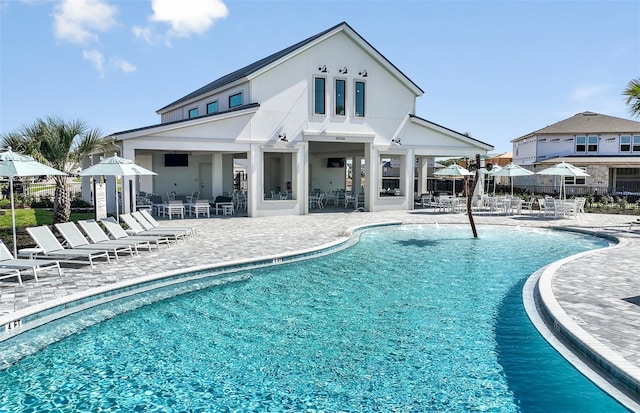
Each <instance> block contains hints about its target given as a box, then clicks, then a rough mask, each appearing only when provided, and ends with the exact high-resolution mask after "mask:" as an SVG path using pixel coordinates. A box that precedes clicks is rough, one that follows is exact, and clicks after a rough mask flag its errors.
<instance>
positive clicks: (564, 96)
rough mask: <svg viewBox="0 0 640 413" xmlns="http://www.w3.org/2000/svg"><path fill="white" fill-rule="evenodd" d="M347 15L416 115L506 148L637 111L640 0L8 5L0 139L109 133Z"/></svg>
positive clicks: (184, 0)
mask: <svg viewBox="0 0 640 413" xmlns="http://www.w3.org/2000/svg"><path fill="white" fill-rule="evenodd" d="M342 21H346V22H347V23H349V25H350V26H351V27H352V28H353V29H354V30H355V31H356V32H358V33H359V34H360V35H361V36H362V37H364V38H365V39H366V40H367V41H368V42H369V43H370V44H372V45H373V46H374V47H375V48H376V49H377V50H378V51H379V52H380V53H381V54H382V55H384V56H385V57H386V58H387V59H389V60H390V61H391V62H392V63H393V64H394V65H395V66H396V67H398V68H399V69H400V70H401V71H402V72H403V73H404V74H405V75H407V76H408V77H409V78H410V79H411V80H412V81H413V82H414V83H416V84H417V85H418V86H420V88H421V89H423V90H424V91H425V93H424V95H422V96H420V97H418V98H417V101H416V113H415V114H416V115H417V116H419V117H422V118H425V119H427V120H429V121H431V122H434V123H437V124H439V125H442V126H445V127H447V128H449V129H452V130H455V131H457V132H460V133H467V134H469V136H471V137H473V138H475V139H479V140H481V141H483V142H486V143H489V144H491V145H493V146H494V147H495V150H494V151H493V153H496V154H498V153H502V152H506V151H511V148H512V144H511V142H510V141H511V140H512V139H516V138H518V137H520V136H523V135H526V134H528V133H530V132H533V131H535V130H538V129H541V128H544V127H546V126H548V125H551V124H553V123H556V122H558V121H561V120H563V119H566V118H568V117H571V116H573V115H575V114H577V113H580V112H584V111H592V112H597V113H602V114H605V115H609V116H616V117H620V118H624V119H633V120H639V119H637V118H635V117H633V116H632V115H631V113H630V112H629V109H628V106H627V105H626V104H625V97H624V96H623V95H622V92H623V90H624V89H625V87H626V86H627V84H628V82H629V81H630V80H632V79H634V78H639V77H640V1H639V0H633V1H604V0H601V1H589V0H582V1H552V0H548V1H546V0H536V1H516V0H513V1H510V0H503V1H481V0H475V1H457V0H452V1H428V0H424V1H418V0H413V1H402V0H399V1H364V0H359V1H349V0H345V1H337V0H325V1H306V0H295V1H294V0H291V1H269V0H264V1H236V0H224V1H222V0H126V1H125V0H121V1H119V0H57V1H53V0H0V134H2V133H7V132H10V131H15V130H17V129H19V128H20V127H22V126H25V125H29V124H32V123H33V122H34V121H35V120H36V119H38V118H46V117H48V116H55V117H59V118H61V119H63V120H66V121H71V120H76V119H79V120H82V121H85V122H86V123H87V124H88V125H89V126H90V127H92V128H99V129H100V130H102V132H103V133H104V134H105V135H107V134H111V133H114V132H119V131H124V130H129V129H134V128H138V127H143V126H150V125H155V124H158V123H160V116H159V115H158V114H156V110H158V109H159V108H161V107H163V106H165V105H167V104H169V103H171V102H173V101H174V100H176V99H179V98H181V97H183V96H184V95H186V94H188V93H190V92H192V91H194V90H196V89H198V88H200V87H202V86H204V85H205V84H207V83H209V82H211V81H213V80H215V79H217V78H219V77H221V76H223V75H226V74H228V73H230V72H233V71H235V70H236V69H239V68H241V67H243V66H245V65H247V64H250V63H252V62H254V61H256V60H259V59H261V58H263V57H266V56H268V55H270V54H272V53H274V52H277V51H279V50H281V49H284V48H286V47H288V46H290V45H292V44H294V43H297V42H299V41H301V40H303V39H306V38H307V37H310V36H313V35H315V34H317V33H319V32H321V31H324V30H326V29H328V28H330V27H332V26H334V25H336V24H338V23H340V22H342Z"/></svg>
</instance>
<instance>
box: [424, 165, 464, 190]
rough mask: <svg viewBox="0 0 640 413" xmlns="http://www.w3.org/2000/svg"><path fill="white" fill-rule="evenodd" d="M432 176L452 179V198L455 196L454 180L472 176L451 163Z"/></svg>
mask: <svg viewBox="0 0 640 413" xmlns="http://www.w3.org/2000/svg"><path fill="white" fill-rule="evenodd" d="M433 174H434V175H436V176H446V177H449V178H453V196H455V195H456V178H459V177H465V176H469V175H473V172H470V171H469V170H468V169H466V168H463V167H462V166H460V165H458V164H455V163H453V164H451V165H449V166H447V167H446V168H442V169H440V170H438V171H436V172H434V173H433Z"/></svg>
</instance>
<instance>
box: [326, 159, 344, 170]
mask: <svg viewBox="0 0 640 413" xmlns="http://www.w3.org/2000/svg"><path fill="white" fill-rule="evenodd" d="M327 168H344V158H328V159H327Z"/></svg>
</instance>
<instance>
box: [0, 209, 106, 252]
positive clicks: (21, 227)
mask: <svg viewBox="0 0 640 413" xmlns="http://www.w3.org/2000/svg"><path fill="white" fill-rule="evenodd" d="M92 218H94V214H93V212H72V213H71V217H70V219H69V220H70V221H73V222H75V221H78V220H81V219H92ZM52 224H53V211H49V210H47V209H39V208H38V209H31V208H24V209H22V208H20V209H16V233H17V239H18V249H20V248H28V247H33V246H35V243H34V242H33V240H32V239H31V237H30V236H29V234H27V231H26V230H25V228H27V227H37V226H39V225H52ZM0 239H2V241H3V242H4V243H5V244H6V245H7V248H9V250H10V251H13V232H12V230H11V210H10V209H5V210H4V215H0Z"/></svg>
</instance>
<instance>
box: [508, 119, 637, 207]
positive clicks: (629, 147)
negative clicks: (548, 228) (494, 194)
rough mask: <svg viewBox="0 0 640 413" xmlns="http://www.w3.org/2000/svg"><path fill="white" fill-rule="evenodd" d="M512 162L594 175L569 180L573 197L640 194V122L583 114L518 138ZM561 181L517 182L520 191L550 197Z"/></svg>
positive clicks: (542, 177) (543, 177)
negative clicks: (562, 167) (569, 166)
mask: <svg viewBox="0 0 640 413" xmlns="http://www.w3.org/2000/svg"><path fill="white" fill-rule="evenodd" d="M511 142H512V143H513V162H514V163H515V164H518V165H522V166H525V167H527V168H528V169H529V170H532V171H534V172H538V171H541V170H543V169H545V168H548V167H550V166H552V165H554V164H556V163H560V162H562V161H565V162H568V163H570V164H572V165H574V166H577V167H580V168H583V169H584V170H585V171H586V172H587V173H588V174H589V175H590V176H589V177H584V178H573V177H567V178H566V179H565V183H566V185H567V193H568V194H569V195H572V194H574V195H591V194H601V195H602V194H616V195H640V122H636V121H632V120H627V119H621V118H616V117H613V116H607V115H601V114H599V113H593V112H582V113H578V114H577V115H575V116H572V117H570V118H568V119H565V120H562V121H560V122H558V123H555V124H553V125H550V126H547V127H546V128H542V129H540V130H537V131H535V132H531V133H529V134H527V135H525V136H522V137H520V138H517V139H514V140H512V141H511ZM560 179H561V178H559V177H553V176H548V175H533V176H531V177H528V176H524V177H518V186H519V187H527V188H528V189H530V190H531V191H532V192H536V193H551V192H553V190H554V189H555V190H556V191H557V188H558V185H559V184H560V183H561V181H560Z"/></svg>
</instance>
